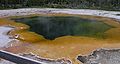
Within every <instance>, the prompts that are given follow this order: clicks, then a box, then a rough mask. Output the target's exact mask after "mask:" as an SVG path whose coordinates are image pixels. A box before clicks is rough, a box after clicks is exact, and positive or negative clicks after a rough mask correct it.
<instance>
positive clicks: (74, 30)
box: [14, 16, 112, 40]
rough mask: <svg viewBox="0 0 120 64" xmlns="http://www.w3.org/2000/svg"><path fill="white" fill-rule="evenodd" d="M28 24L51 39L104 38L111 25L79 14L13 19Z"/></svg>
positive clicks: (32, 29) (31, 29)
mask: <svg viewBox="0 0 120 64" xmlns="http://www.w3.org/2000/svg"><path fill="white" fill-rule="evenodd" d="M14 20H15V21H16V22H21V23H25V24H27V25H29V26H30V31H33V32H36V33H38V34H40V35H43V36H44V37H45V38H46V39H50V40H53V39H55V38H57V37H61V36H68V35H70V36H88V37H97V38H104V37H105V34H104V32H105V31H107V30H109V29H110V28H112V27H111V26H109V25H107V24H105V23H103V22H100V21H97V20H90V19H83V18H80V17H79V16H34V17H25V18H17V19H14Z"/></svg>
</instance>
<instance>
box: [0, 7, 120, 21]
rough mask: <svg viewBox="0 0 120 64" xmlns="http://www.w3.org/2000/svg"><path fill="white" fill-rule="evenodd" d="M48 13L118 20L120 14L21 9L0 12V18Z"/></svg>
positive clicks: (80, 10) (112, 12)
mask: <svg viewBox="0 0 120 64" xmlns="http://www.w3.org/2000/svg"><path fill="white" fill-rule="evenodd" d="M49 13H56V14H58V13H63V14H78V15H92V16H101V17H108V18H113V19H116V20H120V12H118V11H104V10H91V9H56V8H21V9H9V10H0V18H5V17H10V16H24V15H31V14H49Z"/></svg>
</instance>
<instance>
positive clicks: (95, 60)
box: [77, 49, 120, 64]
mask: <svg viewBox="0 0 120 64" xmlns="http://www.w3.org/2000/svg"><path fill="white" fill-rule="evenodd" d="M77 59H78V60H79V61H81V62H82V63H83V64H120V49H111V50H106V49H100V50H96V51H94V52H93V53H92V54H91V55H88V56H78V57H77Z"/></svg>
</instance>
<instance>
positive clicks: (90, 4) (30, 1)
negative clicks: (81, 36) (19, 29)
mask: <svg viewBox="0 0 120 64" xmlns="http://www.w3.org/2000/svg"><path fill="white" fill-rule="evenodd" d="M30 7H31V8H70V9H101V10H117V11H119V10H120V0H0V9H16V8H30Z"/></svg>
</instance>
